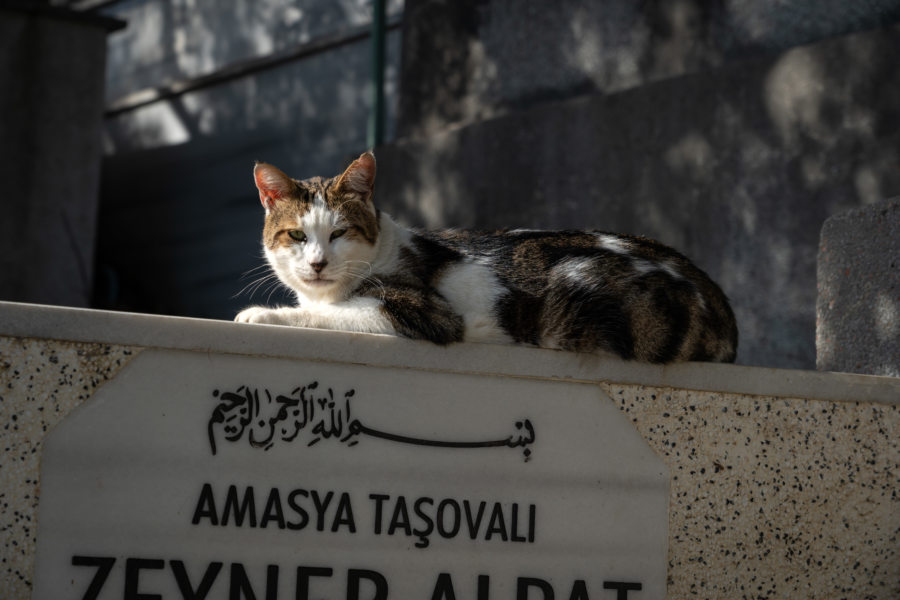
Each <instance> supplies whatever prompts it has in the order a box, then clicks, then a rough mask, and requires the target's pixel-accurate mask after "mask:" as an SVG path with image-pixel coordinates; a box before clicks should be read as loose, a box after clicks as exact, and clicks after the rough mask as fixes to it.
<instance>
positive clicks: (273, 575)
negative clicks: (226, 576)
mask: <svg viewBox="0 0 900 600" xmlns="http://www.w3.org/2000/svg"><path fill="white" fill-rule="evenodd" d="M265 598H266V600H277V599H278V565H268V566H267V567H266V596H265ZM242 599H245V600H256V592H254V591H253V586H252V585H251V584H250V578H249V577H247V571H246V570H245V569H244V565H242V564H241V563H231V580H230V581H229V582H228V600H242Z"/></svg>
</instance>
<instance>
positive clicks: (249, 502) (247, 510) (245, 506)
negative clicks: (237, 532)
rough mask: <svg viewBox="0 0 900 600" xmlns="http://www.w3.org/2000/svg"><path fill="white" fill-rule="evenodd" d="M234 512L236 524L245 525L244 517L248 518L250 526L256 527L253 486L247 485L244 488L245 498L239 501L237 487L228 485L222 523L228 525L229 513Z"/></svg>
mask: <svg viewBox="0 0 900 600" xmlns="http://www.w3.org/2000/svg"><path fill="white" fill-rule="evenodd" d="M231 514H234V524H235V526H237V527H242V526H243V525H244V519H245V518H246V519H248V521H249V522H250V527H256V502H255V501H254V498H253V486H252V485H251V486H247V489H246V490H244V499H243V501H242V502H240V503H239V502H238V492H237V487H235V486H233V485H230V486H228V495H227V496H226V497H225V510H224V511H223V512H222V520H221V523H222V525H223V526H224V525H228V517H229V515H231Z"/></svg>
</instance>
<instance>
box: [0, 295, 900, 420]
mask: <svg viewBox="0 0 900 600" xmlns="http://www.w3.org/2000/svg"><path fill="white" fill-rule="evenodd" d="M0 335H3V336H9V337H18V338H34V339H47V340H60V341H67V342H86V343H98V344H111V345H127V346H137V347H143V348H165V349H174V350H189V351H194V352H211V353H223V354H241V355H250V356H269V357H278V358H294V359H303V360H314V361H322V362H343V363H352V364H362V365H372V366H379V367H393V368H411V369H421V370H431V371H441V372H452V373H477V374H490V375H499V376H507V377H525V378H540V379H559V380H565V381H580V382H585V383H594V382H604V383H611V384H626V385H647V386H654V387H671V388H678V389H688V390H697V391H709V392H725V393H736V394H749V395H759V396H774V397H782V398H807V399H818V400H832V401H849V402H881V403H887V404H900V378H895V377H884V376H874V375H857V374H852V373H832V372H820V371H804V370H794V369H775V368H768V367H750V366H740V365H730V364H714V363H677V364H671V365H651V364H645V363H639V362H634V361H622V360H620V359H618V358H615V357H610V356H601V355H595V354H574V353H570V352H562V351H557V350H546V349H541V348H532V347H524V346H505V345H493V344H472V343H465V344H452V345H449V346H443V347H442V346H435V345H433V344H430V343H427V342H419V341H413V340H408V339H404V338H398V337H394V336H388V335H373V334H361V333H349V332H343V331H327V330H320V329H301V328H293V327H281V326H274V325H250V324H244V323H233V322H230V321H220V320H212V319H196V318H187V317H171V316H159V315H149V314H138V313H125V312H113V311H102V310H93V309H85V308H69V307H58V306H46V305H38V304H24V303H16V302H2V301H0Z"/></svg>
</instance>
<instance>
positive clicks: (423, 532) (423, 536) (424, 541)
mask: <svg viewBox="0 0 900 600" xmlns="http://www.w3.org/2000/svg"><path fill="white" fill-rule="evenodd" d="M423 504H434V500H433V499H432V498H428V497H427V496H425V497H422V498H418V499H416V502H415V503H414V504H413V512H414V513H416V516H417V517H419V518H420V519H421V520H422V521H423V522H424V523H425V528H424V529H421V528H416V529H413V535H417V536H419V541H418V542H416V548H427V547H428V541H429V540H428V536H429V535H431V532H432V531H434V521H432V520H431V517H430V516H429V515H428V514H427V513H426V512H424V511H423V510H422V505H423Z"/></svg>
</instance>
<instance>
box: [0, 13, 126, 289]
mask: <svg viewBox="0 0 900 600" xmlns="http://www.w3.org/2000/svg"><path fill="white" fill-rule="evenodd" d="M121 25H122V23H120V22H116V21H113V20H112V19H104V18H98V17H91V16H86V15H81V14H78V13H74V14H73V13H71V12H69V11H66V10H64V9H55V8H51V7H48V6H39V5H37V4H27V3H5V2H4V3H0V181H3V182H4V183H3V188H2V191H0V299H4V300H19V301H30V302H44V303H49V304H63V305H70V306H87V305H88V303H89V302H90V299H91V294H92V284H93V270H94V241H95V233H96V223H97V204H98V196H99V189H100V160H101V143H100V130H101V124H102V119H103V80H104V64H105V59H106V36H107V33H108V32H109V31H110V30H113V29H115V28H117V27H120V26H121Z"/></svg>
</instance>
